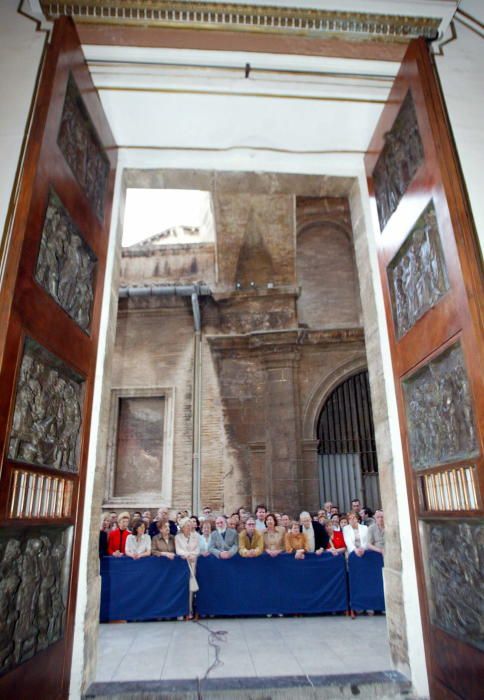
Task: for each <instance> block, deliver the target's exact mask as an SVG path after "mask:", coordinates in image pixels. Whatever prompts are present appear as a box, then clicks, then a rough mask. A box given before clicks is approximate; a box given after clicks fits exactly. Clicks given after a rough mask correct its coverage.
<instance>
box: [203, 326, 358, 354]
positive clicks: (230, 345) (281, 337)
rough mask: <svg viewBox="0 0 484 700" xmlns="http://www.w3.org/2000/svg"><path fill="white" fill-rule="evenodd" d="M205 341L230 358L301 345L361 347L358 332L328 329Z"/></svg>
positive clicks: (207, 337)
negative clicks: (242, 354)
mask: <svg viewBox="0 0 484 700" xmlns="http://www.w3.org/2000/svg"><path fill="white" fill-rule="evenodd" d="M206 339H207V341H208V343H209V345H210V347H211V348H212V350H214V351H215V352H218V353H221V354H232V353H234V352H236V353H237V352H242V353H245V352H247V351H256V352H262V353H263V354H264V353H265V352H266V351H270V352H274V351H276V349H280V350H281V351H282V352H284V351H285V350H286V349H288V348H295V347H301V346H305V345H312V346H319V347H321V346H323V347H324V346H327V347H332V346H334V345H341V344H344V345H347V344H360V345H362V346H363V343H364V334H363V329H362V328H331V329H327V330H326V329H324V330H307V329H301V328H298V329H287V330H275V331H258V332H255V333H247V334H245V335H207V336H206Z"/></svg>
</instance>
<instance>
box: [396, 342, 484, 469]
mask: <svg viewBox="0 0 484 700" xmlns="http://www.w3.org/2000/svg"><path fill="white" fill-rule="evenodd" d="M402 383H403V394H404V397H405V409H406V416H407V427H408V441H409V446H410V461H411V464H412V467H413V469H416V470H419V469H426V468H427V467H432V466H434V465H437V464H443V463H447V462H454V461H457V460H462V459H466V458H468V457H472V456H474V455H476V454H477V452H478V444H477V438H476V429H475V421H474V414H473V408H472V400H471V394H470V388H469V379H468V377H467V371H466V368H465V364H464V357H463V355H462V349H461V347H460V344H459V343H456V344H455V345H452V346H451V347H450V348H447V349H446V350H444V352H443V353H441V354H440V355H438V356H437V357H435V358H434V359H433V360H431V361H430V362H428V363H427V364H426V365H424V366H423V367H421V368H420V369H419V370H417V372H415V374H413V375H412V376H411V377H409V378H408V379H405V380H403V382H402Z"/></svg>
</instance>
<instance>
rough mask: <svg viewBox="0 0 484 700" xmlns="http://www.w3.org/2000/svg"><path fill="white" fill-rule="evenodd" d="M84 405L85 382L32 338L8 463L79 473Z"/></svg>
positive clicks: (28, 342) (26, 349) (21, 378)
mask: <svg viewBox="0 0 484 700" xmlns="http://www.w3.org/2000/svg"><path fill="white" fill-rule="evenodd" d="M83 400H84V380H83V379H82V377H80V376H79V375H78V374H77V373H76V372H74V371H73V370H72V369H71V368H70V367H69V366H68V365H66V364H65V363H64V362H62V360H60V359H59V358H57V357H56V356H55V355H53V354H52V353H51V352H49V351H48V350H46V349H45V348H44V347H42V346H41V345H39V344H38V343H37V342H35V341H34V340H32V339H30V338H28V339H27V340H26V342H25V345H24V352H23V357H22V363H21V367H20V372H19V377H18V380H17V388H16V393H15V410H14V415H13V420H12V427H11V430H10V437H9V443H8V445H9V449H8V456H9V458H10V459H14V460H16V461H19V462H25V463H27V464H35V465H39V466H44V467H50V468H51V469H60V470H65V471H69V472H77V471H78V466H79V465H78V462H79V443H80V435H81V428H82V406H83Z"/></svg>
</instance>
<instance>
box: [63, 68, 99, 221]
mask: <svg viewBox="0 0 484 700" xmlns="http://www.w3.org/2000/svg"><path fill="white" fill-rule="evenodd" d="M57 142H58V144H59V148H60V149H61V151H62V153H63V154H64V158H65V159H66V161H67V163H68V164H69V167H70V168H71V170H72V172H73V174H74V176H75V178H76V180H77V181H78V183H79V185H80V186H81V188H82V189H83V190H84V193H85V195H86V197H87V198H88V200H89V202H90V204H91V205H92V207H93V209H94V211H95V212H96V215H97V216H98V218H99V219H100V221H102V220H103V216H104V195H105V193H106V187H107V181H108V175H109V161H108V159H107V157H106V154H105V153H104V151H103V148H102V146H101V143H100V141H99V138H98V136H97V134H96V130H95V128H94V125H93V123H92V121H91V119H90V117H89V114H88V112H87V109H86V107H85V105H84V102H83V101H82V97H81V95H80V92H79V89H78V87H77V85H76V83H75V80H74V78H73V77H72V75H70V76H69V81H68V84H67V91H66V98H65V101H64V108H63V110H62V119H61V124H60V128H59V135H58V137H57Z"/></svg>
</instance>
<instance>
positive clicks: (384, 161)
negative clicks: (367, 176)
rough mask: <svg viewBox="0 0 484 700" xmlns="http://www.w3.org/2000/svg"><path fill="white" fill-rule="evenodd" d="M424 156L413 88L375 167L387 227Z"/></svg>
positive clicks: (381, 215)
mask: <svg viewBox="0 0 484 700" xmlns="http://www.w3.org/2000/svg"><path fill="white" fill-rule="evenodd" d="M423 158H424V150H423V145H422V139H421V136H420V132H419V129H418V123H417V114H416V112H415V104H414V101H413V97H412V93H411V91H410V90H409V91H408V92H407V95H406V96H405V99H404V100H403V103H402V106H401V107H400V111H399V112H398V114H397V118H396V119H395V121H394V123H393V126H392V128H391V129H390V131H388V132H387V133H386V134H385V145H384V146H383V150H382V152H381V154H380V157H379V158H378V161H377V163H376V165H375V169H374V170H373V182H374V187H375V198H376V206H377V210H378V219H379V221H380V229H381V230H382V231H383V229H384V228H385V226H386V224H387V222H388V220H389V219H390V217H391V215H392V214H393V212H394V211H395V209H396V208H397V207H398V204H399V202H400V200H401V199H402V197H403V195H404V194H405V192H406V191H407V188H408V186H409V184H410V182H411V181H412V179H413V177H414V175H415V173H416V172H417V170H418V168H419V166H420V164H421V163H422V161H423Z"/></svg>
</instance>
